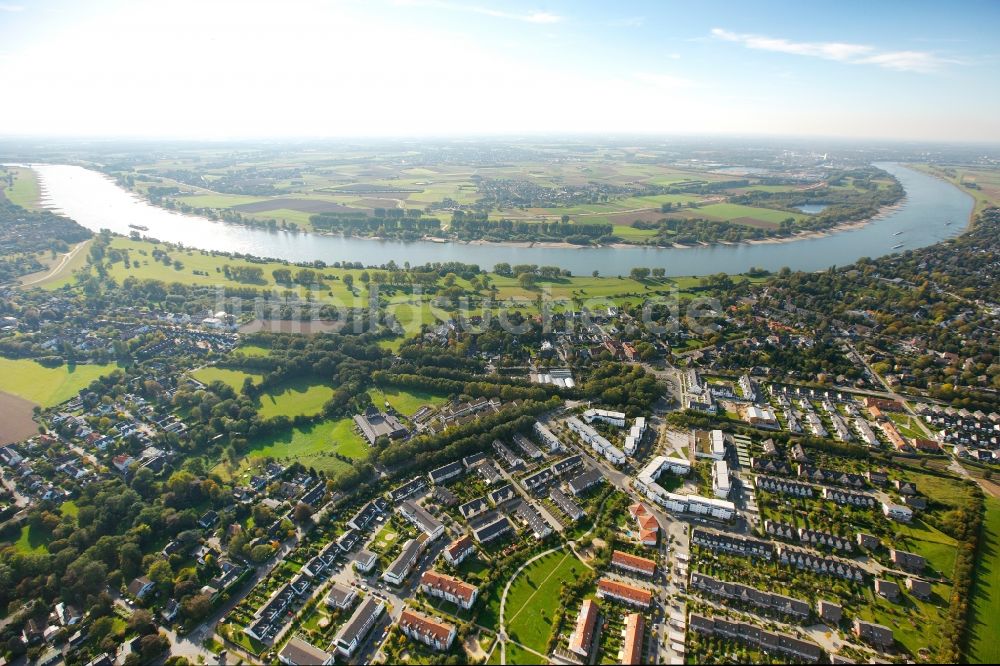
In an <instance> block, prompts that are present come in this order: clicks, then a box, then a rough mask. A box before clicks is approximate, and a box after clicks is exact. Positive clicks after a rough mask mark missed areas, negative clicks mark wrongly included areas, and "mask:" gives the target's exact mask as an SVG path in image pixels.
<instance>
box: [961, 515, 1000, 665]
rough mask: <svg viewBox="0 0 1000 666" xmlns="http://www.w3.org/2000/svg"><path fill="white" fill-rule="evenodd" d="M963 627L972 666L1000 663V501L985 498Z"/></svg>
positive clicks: (966, 654) (966, 655)
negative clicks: (999, 628)
mask: <svg viewBox="0 0 1000 666" xmlns="http://www.w3.org/2000/svg"><path fill="white" fill-rule="evenodd" d="M974 572H975V575H974V580H973V583H972V593H971V600H970V604H969V605H970V610H969V624H968V627H967V628H966V632H967V643H966V646H967V647H966V653H965V655H963V656H964V657H965V659H967V660H968V662H969V663H972V664H996V663H1000V641H998V640H997V618H1000V499H997V498H995V497H989V496H987V497H986V514H985V515H984V516H983V529H982V534H981V536H980V542H979V553H978V556H977V559H976V566H975V569H974Z"/></svg>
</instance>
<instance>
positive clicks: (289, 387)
mask: <svg viewBox="0 0 1000 666" xmlns="http://www.w3.org/2000/svg"><path fill="white" fill-rule="evenodd" d="M332 397H333V388H331V387H329V386H326V385H325V384H313V383H311V382H309V381H306V380H295V381H291V382H286V383H284V384H282V385H281V386H280V387H278V388H276V389H274V390H272V391H269V392H267V393H264V394H263V395H261V396H260V398H258V405H257V406H258V413H259V414H260V416H261V418H265V419H270V418H274V417H275V416H287V417H288V418H295V417H296V416H312V415H314V414H319V413H320V412H321V411H322V410H323V405H325V404H326V403H327V401H328V400H329V399H330V398H332Z"/></svg>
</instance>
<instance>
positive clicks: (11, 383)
mask: <svg viewBox="0 0 1000 666" xmlns="http://www.w3.org/2000/svg"><path fill="white" fill-rule="evenodd" d="M114 369H115V366H114V365H97V364H86V365H83V364H81V365H75V366H67V365H63V366H60V367H58V368H46V367H45V366H43V365H40V364H38V363H35V362H34V361H30V360H27V359H19V360H16V361H14V360H11V359H7V358H0V391H5V392H7V393H10V394H11V395H15V396H18V397H21V398H23V399H25V400H28V401H30V402H33V403H35V404H38V405H41V406H42V407H52V406H53V405H58V404H59V403H61V402H65V401H66V400H69V399H70V398H72V397H73V396H75V395H76V394H77V393H79V392H80V389H83V388H86V387H87V386H88V385H89V384H90V383H91V382H92V381H94V380H95V379H97V378H98V377H101V376H103V375H106V374H108V373H109V372H111V371H112V370H114Z"/></svg>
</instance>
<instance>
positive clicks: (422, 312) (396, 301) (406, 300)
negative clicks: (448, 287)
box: [385, 285, 468, 336]
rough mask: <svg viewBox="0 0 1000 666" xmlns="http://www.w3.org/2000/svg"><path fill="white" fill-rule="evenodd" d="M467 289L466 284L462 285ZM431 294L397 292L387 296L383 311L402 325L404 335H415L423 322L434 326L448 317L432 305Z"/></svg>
mask: <svg viewBox="0 0 1000 666" xmlns="http://www.w3.org/2000/svg"><path fill="white" fill-rule="evenodd" d="M463 287H464V288H466V289H468V285H463ZM431 301H432V297H431V296H427V295H424V296H413V295H411V294H397V295H393V296H391V297H390V298H389V302H388V304H387V305H386V306H385V311H386V312H387V313H389V314H392V316H393V317H395V318H396V321H398V322H399V325H400V326H402V327H403V331H405V334H406V336H412V335H416V334H417V333H419V332H420V327H421V326H423V325H424V324H427V325H428V326H434V325H436V324H437V323H438V322H440V321H445V320H447V319H449V318H450V317H449V315H448V313H447V312H445V311H444V310H442V309H440V308H439V307H437V306H436V305H432V303H431Z"/></svg>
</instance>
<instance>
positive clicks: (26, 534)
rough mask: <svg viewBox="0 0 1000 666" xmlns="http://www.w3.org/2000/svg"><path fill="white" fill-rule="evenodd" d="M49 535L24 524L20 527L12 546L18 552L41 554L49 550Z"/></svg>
mask: <svg viewBox="0 0 1000 666" xmlns="http://www.w3.org/2000/svg"><path fill="white" fill-rule="evenodd" d="M48 542H49V536H48V535H47V534H45V533H43V532H41V531H39V530H38V529H36V528H34V527H32V526H31V525H24V526H23V527H22V528H21V536H20V538H18V540H17V541H15V542H14V548H16V549H17V551H18V552H19V553H25V554H31V555H42V554H44V553H47V552H49V548H48V545H47V544H48Z"/></svg>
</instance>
